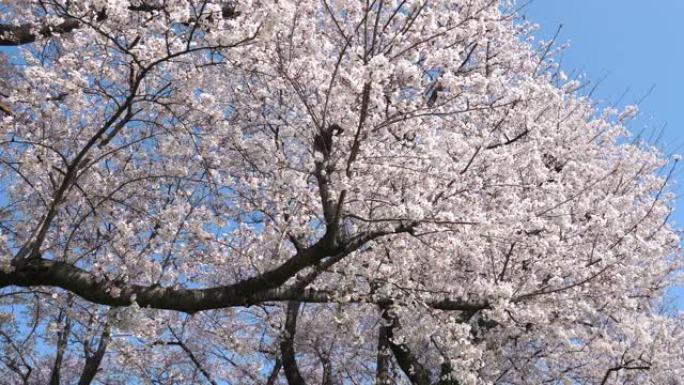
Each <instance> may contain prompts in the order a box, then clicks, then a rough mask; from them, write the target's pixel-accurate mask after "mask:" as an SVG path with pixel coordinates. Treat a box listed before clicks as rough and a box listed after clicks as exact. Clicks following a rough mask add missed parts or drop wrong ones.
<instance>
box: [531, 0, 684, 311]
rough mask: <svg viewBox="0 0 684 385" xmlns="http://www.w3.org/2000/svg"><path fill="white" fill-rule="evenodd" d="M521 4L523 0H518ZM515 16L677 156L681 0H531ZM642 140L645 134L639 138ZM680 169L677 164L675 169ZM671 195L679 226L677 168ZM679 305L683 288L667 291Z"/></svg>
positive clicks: (681, 147) (681, 185) (683, 118)
mask: <svg viewBox="0 0 684 385" xmlns="http://www.w3.org/2000/svg"><path fill="white" fill-rule="evenodd" d="M521 1H524V0H521ZM522 13H523V14H524V15H525V16H526V17H527V19H528V20H530V21H533V22H535V23H538V24H540V26H541V29H540V31H538V32H537V33H536V35H537V36H538V37H539V38H542V39H546V40H548V39H550V38H551V37H552V36H553V35H554V34H555V32H556V30H557V29H558V26H559V25H561V24H562V26H563V27H562V29H561V32H560V35H559V38H558V41H559V42H561V43H569V44H570V47H569V48H568V49H567V50H565V52H564V53H563V60H562V66H563V68H564V69H565V72H566V73H570V72H572V71H573V70H576V71H579V72H581V73H584V74H586V76H587V79H589V80H592V81H598V80H601V79H602V78H603V77H604V76H606V75H607V77H606V78H605V79H604V80H603V81H602V82H601V85H600V86H599V88H598V89H597V90H596V92H595V93H594V96H595V97H597V98H599V99H602V100H604V101H606V102H607V103H608V104H612V103H613V102H615V101H617V100H619V99H620V98H621V96H623V94H624V96H623V97H622V99H621V103H620V104H621V105H624V104H632V103H635V102H636V101H638V100H639V99H641V98H642V97H643V96H644V95H646V94H647V93H648V91H649V89H651V87H652V86H653V85H655V87H654V88H653V90H652V92H650V94H648V96H647V97H646V98H645V99H644V101H643V102H642V103H641V104H640V111H641V116H640V117H639V119H637V120H635V121H634V122H633V123H632V124H631V125H630V129H631V130H632V131H633V132H637V131H640V130H642V129H644V128H645V129H646V130H647V131H646V132H647V133H654V136H656V137H657V134H658V133H659V132H660V131H661V129H663V126H665V128H664V129H663V130H662V132H663V134H662V137H661V138H660V140H658V141H657V142H656V145H657V146H658V147H659V148H660V149H661V150H663V151H664V152H666V153H680V154H681V153H684V27H683V26H684V20H683V18H684V0H654V1H651V2H649V1H644V0H533V1H532V2H531V3H530V4H529V5H528V6H527V7H526V8H524V9H523V11H522ZM646 137H648V135H646ZM682 168H684V167H682ZM675 179H676V182H678V183H677V185H676V186H675V188H674V191H675V192H676V193H677V195H679V196H681V197H682V198H679V199H678V202H677V209H676V211H675V215H674V216H673V219H674V220H675V221H676V222H677V223H678V227H682V226H683V225H684V172H683V170H682V169H680V170H679V172H677V173H676V177H675ZM671 295H672V297H673V298H674V300H675V301H676V304H677V306H678V307H679V309H682V310H684V289H676V290H672V292H671Z"/></svg>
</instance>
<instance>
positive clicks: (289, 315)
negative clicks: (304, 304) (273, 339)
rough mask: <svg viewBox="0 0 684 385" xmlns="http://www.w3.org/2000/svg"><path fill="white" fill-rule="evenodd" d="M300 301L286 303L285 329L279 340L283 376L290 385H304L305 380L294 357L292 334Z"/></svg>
mask: <svg viewBox="0 0 684 385" xmlns="http://www.w3.org/2000/svg"><path fill="white" fill-rule="evenodd" d="M300 304H301V303H300V302H296V301H292V302H289V303H288V304H287V310H286V318H285V330H284V333H283V337H282V340H281V341H280V354H281V355H282V361H283V370H284V371H285V378H287V383H288V384H290V385H306V381H304V378H303V377H302V374H301V373H300V372H299V367H298V366H297V359H296V358H295V349H294V336H295V333H296V332H297V315H298V314H299V307H300Z"/></svg>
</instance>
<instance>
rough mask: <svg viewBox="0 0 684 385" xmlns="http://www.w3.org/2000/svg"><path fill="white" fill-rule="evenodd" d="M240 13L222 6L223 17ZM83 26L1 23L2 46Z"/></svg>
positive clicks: (147, 8) (137, 8)
mask: <svg viewBox="0 0 684 385" xmlns="http://www.w3.org/2000/svg"><path fill="white" fill-rule="evenodd" d="M128 9H129V10H130V11H132V12H158V11H163V10H164V5H151V4H141V5H129V6H128ZM238 15H239V13H238V12H236V11H235V6H234V5H233V4H232V2H228V3H226V4H224V5H223V6H222V7H221V17H223V18H226V19H232V18H234V17H237V16H238ZM96 17H97V21H103V20H106V19H107V14H106V13H105V12H99V13H98V14H97V16H96ZM81 27H82V23H81V22H80V21H79V20H78V19H74V18H68V19H66V20H65V21H63V22H61V23H59V24H55V25H50V24H49V23H48V22H47V21H45V22H43V23H40V24H38V25H36V24H30V23H25V24H20V25H18V26H17V25H12V24H0V46H17V45H24V44H31V43H34V42H35V41H36V40H39V39H41V38H49V37H51V36H53V35H55V34H64V33H69V32H73V31H74V30H76V29H78V28H81Z"/></svg>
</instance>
